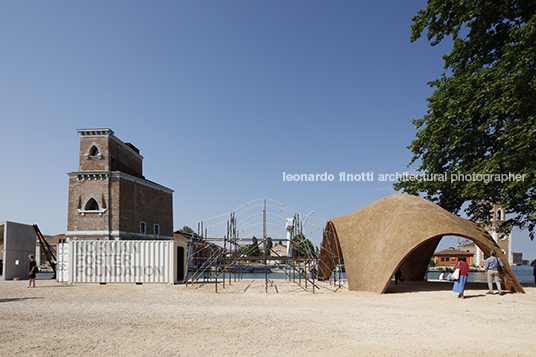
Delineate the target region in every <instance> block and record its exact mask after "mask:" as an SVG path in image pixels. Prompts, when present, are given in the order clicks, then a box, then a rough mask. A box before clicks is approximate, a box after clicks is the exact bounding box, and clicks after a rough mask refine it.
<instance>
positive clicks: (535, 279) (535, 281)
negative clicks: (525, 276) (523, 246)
mask: <svg viewBox="0 0 536 357" xmlns="http://www.w3.org/2000/svg"><path fill="white" fill-rule="evenodd" d="M530 265H531V266H532V267H533V270H532V275H534V285H536V259H534V260H533V261H532V263H530Z"/></svg>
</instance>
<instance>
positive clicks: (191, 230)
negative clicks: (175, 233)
mask: <svg viewBox="0 0 536 357" xmlns="http://www.w3.org/2000/svg"><path fill="white" fill-rule="evenodd" d="M181 231H183V232H186V233H195V232H194V230H193V229H192V228H190V227H188V226H184V227H182V229H181Z"/></svg>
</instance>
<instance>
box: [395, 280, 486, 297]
mask: <svg viewBox="0 0 536 357" xmlns="http://www.w3.org/2000/svg"><path fill="white" fill-rule="evenodd" d="M453 285H454V283H453V282H448V281H404V283H402V284H401V283H398V284H397V285H395V284H394V283H393V282H392V283H390V284H389V286H388V287H387V290H386V291H385V293H386V294H396V293H414V292H419V291H452V286H453ZM487 290H488V284H487V283H467V284H466V285H465V291H466V293H465V294H466V295H473V296H474V295H475V293H476V292H477V291H478V293H479V294H484V295H485V293H486V292H487ZM472 291H473V293H471V292H472ZM482 291H484V292H483V293H482Z"/></svg>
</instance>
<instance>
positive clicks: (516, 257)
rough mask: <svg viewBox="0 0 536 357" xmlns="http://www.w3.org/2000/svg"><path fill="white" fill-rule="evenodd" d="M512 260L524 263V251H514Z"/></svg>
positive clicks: (515, 262) (516, 263)
mask: <svg viewBox="0 0 536 357" xmlns="http://www.w3.org/2000/svg"><path fill="white" fill-rule="evenodd" d="M512 261H513V263H514V265H521V264H523V253H512Z"/></svg>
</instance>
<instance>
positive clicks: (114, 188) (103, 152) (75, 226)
mask: <svg viewBox="0 0 536 357" xmlns="http://www.w3.org/2000/svg"><path fill="white" fill-rule="evenodd" d="M77 131H78V134H79V135H80V166H79V169H78V171H74V172H70V173H68V175H69V211H68V218H67V233H66V237H67V238H70V239H104V240H110V239H122V240H146V239H173V190H171V189H169V188H167V187H164V186H162V185H159V184H157V183H154V182H151V181H149V180H146V179H145V177H144V176H143V172H142V160H143V157H142V156H141V155H140V152H139V150H138V149H137V148H136V147H135V146H134V145H132V144H130V143H124V142H122V141H121V140H119V139H118V138H117V137H116V136H115V135H114V132H113V131H112V130H111V129H79V130H77Z"/></svg>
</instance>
